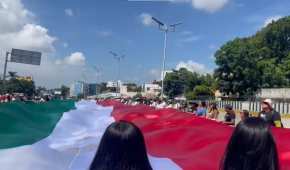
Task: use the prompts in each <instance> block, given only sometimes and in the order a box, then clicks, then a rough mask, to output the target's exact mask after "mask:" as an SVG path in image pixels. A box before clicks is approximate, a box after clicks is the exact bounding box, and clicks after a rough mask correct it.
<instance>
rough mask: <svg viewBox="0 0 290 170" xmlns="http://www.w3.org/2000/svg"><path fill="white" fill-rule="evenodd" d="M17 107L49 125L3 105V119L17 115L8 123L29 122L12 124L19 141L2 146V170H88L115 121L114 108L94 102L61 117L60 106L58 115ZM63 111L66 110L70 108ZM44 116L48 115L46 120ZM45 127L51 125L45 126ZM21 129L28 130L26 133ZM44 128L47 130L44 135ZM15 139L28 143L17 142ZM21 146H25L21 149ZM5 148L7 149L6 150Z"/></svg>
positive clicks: (167, 165)
mask: <svg viewBox="0 0 290 170" xmlns="http://www.w3.org/2000/svg"><path fill="white" fill-rule="evenodd" d="M47 104H48V103H47ZM50 104H51V103H49V104H48V105H50ZM18 105H19V107H20V108H22V107H23V108H22V110H26V112H25V115H31V114H32V115H33V114H34V113H37V112H38V113H37V115H39V116H41V114H42V113H43V115H44V117H43V120H45V119H46V118H47V122H45V121H40V120H38V119H31V121H30V122H29V119H30V117H29V116H27V117H26V116H23V115H20V114H21V112H18V110H13V109H12V110H11V109H10V110H9V109H7V108H5V109H2V107H3V108H4V107H10V106H12V105H9V104H7V105H5V106H4V105H2V106H1V105H0V115H7V114H8V113H9V114H12V115H15V116H12V117H13V118H10V117H9V118H7V119H6V121H9V122H13V121H15V119H16V117H17V116H18V115H20V117H21V120H24V119H27V120H26V121H23V124H21V121H17V122H14V123H12V124H14V125H15V126H14V128H12V129H13V132H14V133H16V134H18V135H17V136H18V137H17V138H10V139H9V140H6V142H4V143H3V144H2V148H1V150H0V170H2V169H3V170H52V169H53V170H88V169H89V166H90V163H91V162H92V160H93V158H94V155H95V153H96V151H97V148H98V145H99V143H100V140H101V137H102V135H103V133H104V132H105V129H106V128H107V127H108V126H109V124H111V123H112V122H114V121H115V119H114V117H112V116H111V115H112V111H113V107H112V106H108V107H103V106H100V105H96V102H95V101H81V102H78V103H76V104H75V108H74V107H71V108H70V109H72V110H70V111H67V112H64V113H59V111H60V110H61V109H60V108H62V107H61V105H55V106H54V109H56V110H57V111H56V112H55V110H53V108H51V109H48V110H46V109H45V106H41V107H42V108H41V109H40V110H38V109H35V108H34V107H40V106H36V105H35V104H31V105H25V106H20V105H21V104H18ZM44 105H45V104H44ZM31 108H32V109H31ZM48 108H50V107H48ZM73 108H74V109H73ZM62 109H64V110H66V109H68V107H64V108H62ZM20 110H21V109H20ZM64 110H63V111H64ZM14 111H15V112H14ZM30 111H31V113H30ZM32 112H33V113H32ZM45 113H47V114H48V116H47V117H46V116H45V115H46V114H45ZM45 117H46V118H45ZM41 120H42V119H41ZM57 120H58V121H57ZM38 121H39V122H38ZM46 123H48V124H49V125H45V124H46ZM8 125H9V123H8ZM16 125H17V126H16ZM32 125H33V126H32ZM22 127H23V128H27V127H29V128H27V130H26V131H23V130H21V128H22ZM17 128H19V129H17ZM34 128H35V129H34ZM42 128H43V129H45V130H43V131H42ZM38 131H41V132H42V133H39V134H41V135H34V134H33V133H37V132H38ZM9 132H11V131H9ZM44 134H45V135H44ZM0 135H1V136H2V137H4V136H5V137H10V135H9V134H8V132H6V131H5V130H2V131H1V133H0ZM12 136H13V135H12ZM19 136H20V137H19ZM41 137H42V138H41ZM40 138H41V139H40ZM1 139H2V138H1ZM13 139H17V140H18V139H19V140H22V139H25V140H24V141H18V142H16V141H13ZM9 141H10V142H11V144H9ZM34 141H36V142H34ZM4 144H5V145H4ZM21 144H23V145H24V146H20V145H21ZM5 146H7V148H6V149H5ZM14 146H18V147H14ZM11 147H13V148H11ZM149 159H150V162H151V164H152V167H153V168H154V169H155V170H165V169H166V170H180V169H181V168H180V167H179V166H177V165H176V164H175V163H174V162H173V161H171V160H170V159H168V158H158V157H153V156H150V155H149Z"/></svg>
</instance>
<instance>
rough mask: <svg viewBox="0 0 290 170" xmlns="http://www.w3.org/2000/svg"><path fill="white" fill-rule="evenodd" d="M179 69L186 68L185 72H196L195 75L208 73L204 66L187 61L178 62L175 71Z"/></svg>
mask: <svg viewBox="0 0 290 170" xmlns="http://www.w3.org/2000/svg"><path fill="white" fill-rule="evenodd" d="M181 68H186V69H187V70H189V71H191V72H197V73H201V74H204V73H209V72H210V71H209V70H208V69H207V68H206V66H205V65H203V64H200V63H197V62H194V61H192V60H188V61H187V62H184V61H180V62H179V63H178V64H177V65H176V70H179V69H181Z"/></svg>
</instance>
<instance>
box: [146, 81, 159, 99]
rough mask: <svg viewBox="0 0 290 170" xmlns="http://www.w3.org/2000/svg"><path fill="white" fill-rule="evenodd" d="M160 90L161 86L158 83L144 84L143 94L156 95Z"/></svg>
mask: <svg viewBox="0 0 290 170" xmlns="http://www.w3.org/2000/svg"><path fill="white" fill-rule="evenodd" d="M160 92H161V87H160V86H159V85H158V84H144V95H145V96H158V95H159V94H160Z"/></svg>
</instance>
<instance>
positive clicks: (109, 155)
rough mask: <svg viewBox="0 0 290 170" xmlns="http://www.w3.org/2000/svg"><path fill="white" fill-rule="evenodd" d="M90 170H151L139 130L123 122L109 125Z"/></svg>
mask: <svg viewBox="0 0 290 170" xmlns="http://www.w3.org/2000/svg"><path fill="white" fill-rule="evenodd" d="M90 170H152V168H151V165H150V163H149V160H148V157H147V152H146V146H145V142H144V137H143V135H142V132H141V131H140V130H139V128H138V127H136V126H135V125H134V124H132V123H129V122H125V121H120V122H115V123H113V124H111V125H110V126H109V127H108V128H107V130H106V132H105V134H104V135H103V137H102V140H101V143H100V146H99V148H98V151H97V154H96V155H95V158H94V160H93V162H92V164H91V166H90Z"/></svg>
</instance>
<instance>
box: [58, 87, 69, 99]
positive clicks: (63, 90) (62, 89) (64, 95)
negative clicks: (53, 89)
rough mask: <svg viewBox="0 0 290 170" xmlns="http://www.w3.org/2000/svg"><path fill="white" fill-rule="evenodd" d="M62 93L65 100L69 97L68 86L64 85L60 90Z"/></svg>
mask: <svg viewBox="0 0 290 170" xmlns="http://www.w3.org/2000/svg"><path fill="white" fill-rule="evenodd" d="M60 91H61V96H62V97H63V98H67V97H68V96H69V91H70V88H69V87H67V86H64V85H62V86H61V88H60Z"/></svg>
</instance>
